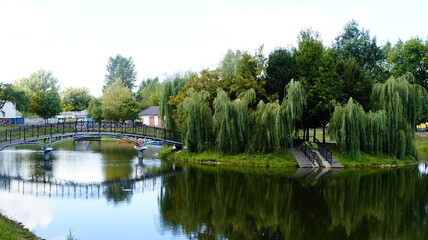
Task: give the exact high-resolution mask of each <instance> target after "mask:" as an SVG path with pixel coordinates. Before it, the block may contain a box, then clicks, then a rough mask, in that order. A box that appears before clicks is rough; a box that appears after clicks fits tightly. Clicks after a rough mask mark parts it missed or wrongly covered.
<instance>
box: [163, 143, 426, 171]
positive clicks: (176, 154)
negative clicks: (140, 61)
mask: <svg viewBox="0 0 428 240" xmlns="http://www.w3.org/2000/svg"><path fill="white" fill-rule="evenodd" d="M261 155H263V154H253V156H254V158H257V156H261ZM266 155H267V156H269V154H266ZM286 155H287V154H284V153H281V154H280V155H279V156H286ZM290 155H291V154H290ZM210 156H212V157H211V158H210ZM242 156H244V157H246V156H251V154H238V155H234V156H231V155H222V154H219V153H215V152H210V153H205V152H204V153H188V152H186V151H184V150H180V151H173V152H171V151H170V150H169V148H167V149H164V150H161V151H160V152H159V158H160V159H162V160H166V161H173V162H184V163H192V164H200V165H209V166H219V165H221V166H236V167H256V168H296V169H298V168H299V166H298V164H297V161H296V160H295V159H294V157H292V158H293V160H294V162H290V159H287V160H283V161H284V163H281V160H280V159H279V160H278V159H275V160H273V161H272V162H266V161H260V162H257V161H251V162H246V160H236V159H239V158H240V157H242ZM369 156H370V157H375V158H376V157H382V160H384V161H385V159H387V161H385V162H384V163H379V164H368V163H367V161H366V162H364V161H362V160H353V161H352V162H351V163H354V164H355V165H353V164H351V165H350V164H348V163H349V162H347V161H345V163H344V162H343V161H340V160H339V159H340V157H336V159H338V158H339V159H338V160H339V161H340V162H341V163H342V164H343V165H344V168H343V169H352V168H354V169H358V168H395V167H405V166H414V165H418V164H419V163H420V162H421V161H419V160H418V161H415V162H409V161H411V160H408V159H406V160H400V159H395V158H385V156H372V155H369ZM218 158H223V160H222V161H218V160H216V159H218ZM228 159H232V160H228ZM397 161H399V162H398V163H394V162H397ZM389 162H390V163H389ZM332 169H335V168H332Z"/></svg>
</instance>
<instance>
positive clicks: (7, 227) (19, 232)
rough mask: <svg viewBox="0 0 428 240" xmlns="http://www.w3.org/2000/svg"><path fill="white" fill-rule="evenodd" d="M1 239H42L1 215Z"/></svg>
mask: <svg viewBox="0 0 428 240" xmlns="http://www.w3.org/2000/svg"><path fill="white" fill-rule="evenodd" d="M0 239H2V240H21V239H28V240H36V239H40V238H38V237H37V236H35V235H34V234H33V233H32V232H30V231H29V230H27V229H24V228H23V227H22V226H21V225H19V224H18V223H16V222H14V221H12V220H10V219H8V218H6V217H5V216H3V215H1V214H0Z"/></svg>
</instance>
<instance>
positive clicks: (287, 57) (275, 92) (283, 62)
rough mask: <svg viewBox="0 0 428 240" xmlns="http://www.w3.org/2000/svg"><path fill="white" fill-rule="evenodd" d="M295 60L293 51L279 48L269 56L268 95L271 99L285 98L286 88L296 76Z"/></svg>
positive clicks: (267, 71) (266, 87) (267, 73)
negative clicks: (294, 70)
mask: <svg viewBox="0 0 428 240" xmlns="http://www.w3.org/2000/svg"><path fill="white" fill-rule="evenodd" d="M293 69H294V59H293V54H292V52H291V51H289V50H287V49H284V48H278V49H275V50H274V51H273V52H271V53H270V54H269V58H268V60H267V67H266V85H265V89H266V94H267V95H268V96H270V99H272V100H273V99H280V100H282V99H283V98H284V94H285V86H286V85H287V84H288V83H289V82H290V81H291V79H292V78H293V76H294V72H293Z"/></svg>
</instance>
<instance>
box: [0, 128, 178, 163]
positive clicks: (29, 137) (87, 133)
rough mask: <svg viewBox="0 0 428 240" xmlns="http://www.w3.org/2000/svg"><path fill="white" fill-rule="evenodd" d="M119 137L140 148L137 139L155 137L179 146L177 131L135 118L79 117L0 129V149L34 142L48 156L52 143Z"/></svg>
mask: <svg viewBox="0 0 428 240" xmlns="http://www.w3.org/2000/svg"><path fill="white" fill-rule="evenodd" d="M103 138H108V139H121V140H125V141H128V142H132V143H134V144H135V145H136V149H137V150H141V145H142V144H143V142H140V141H137V139H146V140H153V141H158V142H161V143H164V144H171V145H175V146H177V147H181V146H182V142H181V134H180V132H178V131H175V130H169V129H165V128H158V127H150V126H147V125H144V124H142V123H138V122H112V121H98V122H95V121H79V122H63V123H55V124H43V125H31V126H20V127H18V128H14V129H10V130H4V131H1V132H0V151H1V150H3V149H5V148H7V147H11V146H18V145H38V146H41V147H42V149H43V150H44V152H45V158H46V157H47V158H49V152H50V151H52V149H53V146H54V145H57V144H60V143H63V142H65V141H70V140H101V139H103Z"/></svg>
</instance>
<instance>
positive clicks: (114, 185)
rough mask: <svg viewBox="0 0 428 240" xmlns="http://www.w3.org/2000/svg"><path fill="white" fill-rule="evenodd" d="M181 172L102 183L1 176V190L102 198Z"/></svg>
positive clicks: (160, 173) (137, 188) (140, 187)
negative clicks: (113, 192)
mask: <svg viewBox="0 0 428 240" xmlns="http://www.w3.org/2000/svg"><path fill="white" fill-rule="evenodd" d="M181 172H182V169H174V170H170V171H169V172H167V171H163V172H153V173H144V174H141V175H140V176H139V177H137V178H134V179H128V180H119V181H105V182H101V183H77V182H68V181H67V182H64V181H49V180H46V179H37V178H35V179H24V178H21V177H10V176H5V175H0V190H4V191H6V192H10V193H19V194H23V195H32V196H36V197H39V196H45V197H56V198H86V199H88V198H100V197H102V196H105V195H112V191H114V190H116V191H120V192H123V193H126V192H132V193H139V192H143V191H144V187H145V186H146V183H147V180H152V181H153V184H155V183H156V179H157V178H158V177H169V176H173V175H176V174H180V173H181Z"/></svg>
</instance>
